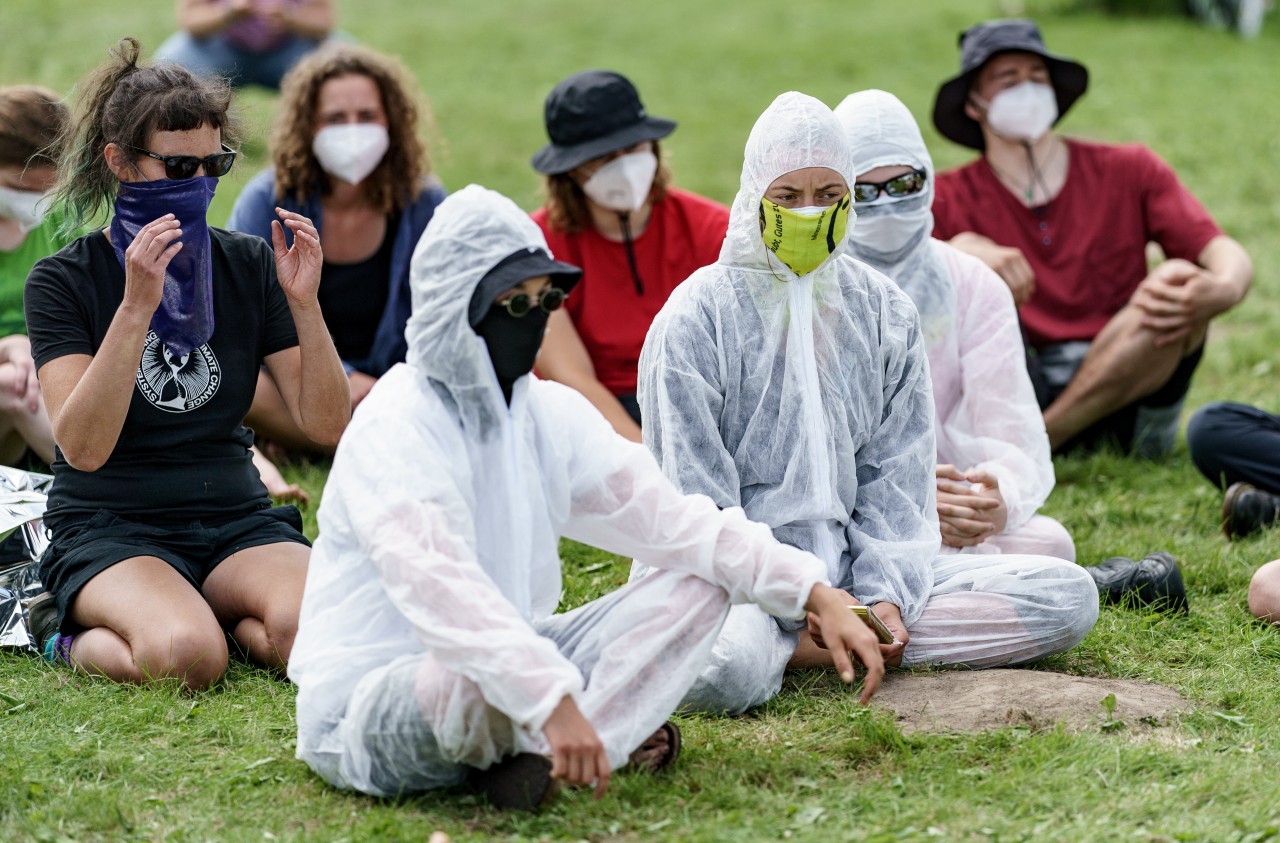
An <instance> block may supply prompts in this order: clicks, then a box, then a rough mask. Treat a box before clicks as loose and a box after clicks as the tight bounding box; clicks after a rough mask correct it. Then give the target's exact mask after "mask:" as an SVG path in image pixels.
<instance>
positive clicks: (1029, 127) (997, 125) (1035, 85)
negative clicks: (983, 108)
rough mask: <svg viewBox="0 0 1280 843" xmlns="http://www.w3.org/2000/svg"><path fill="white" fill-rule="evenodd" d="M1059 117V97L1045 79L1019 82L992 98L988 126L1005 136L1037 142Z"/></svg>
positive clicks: (1026, 141)
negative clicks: (1043, 80)
mask: <svg viewBox="0 0 1280 843" xmlns="http://www.w3.org/2000/svg"><path fill="white" fill-rule="evenodd" d="M1057 119H1058V96H1057V94H1055V93H1054V91H1053V88H1051V87H1049V86H1048V85H1045V84H1044V83H1042V82H1032V81H1031V80H1027V81H1026V82H1020V83H1018V84H1017V85H1014V86H1013V87H1012V88H1006V89H1005V90H1003V91H1001V92H1000V93H998V94H996V95H995V96H994V97H992V98H991V102H990V103H988V104H987V125H988V126H990V127H991V131H993V132H995V133H996V134H997V135H1000V136H1001V137H1003V138H1008V139H1009V140H1013V141H1022V142H1024V143H1034V142H1036V141H1038V140H1039V139H1040V138H1042V137H1044V133H1045V132H1047V131H1049V129H1050V128H1051V127H1052V126H1053V121H1055V120H1057Z"/></svg>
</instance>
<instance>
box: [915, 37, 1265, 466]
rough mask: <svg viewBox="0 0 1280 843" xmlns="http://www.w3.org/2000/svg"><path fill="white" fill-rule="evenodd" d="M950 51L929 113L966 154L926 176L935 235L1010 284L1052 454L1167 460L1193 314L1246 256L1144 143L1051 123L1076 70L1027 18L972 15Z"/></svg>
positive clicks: (1215, 302)
mask: <svg viewBox="0 0 1280 843" xmlns="http://www.w3.org/2000/svg"><path fill="white" fill-rule="evenodd" d="M960 53H961V55H960V64H961V72H960V73H959V74H958V75H957V76H954V77H952V78H951V79H949V80H948V81H947V82H945V83H944V84H943V85H942V86H941V87H939V89H938V92H937V96H936V98H935V100H934V106H933V122H934V126H935V127H936V128H937V129H938V131H939V132H940V133H941V134H942V135H943V137H946V138H948V139H950V140H952V141H955V142H956V143H959V144H961V145H963V146H967V147H969V148H970V149H974V150H977V151H978V152H979V153H980V155H981V157H979V158H978V159H977V160H975V161H973V162H971V163H969V164H966V165H964V166H962V167H958V168H956V169H954V170H951V171H947V172H943V173H940V174H939V175H938V179H937V198H936V201H935V203H934V209H933V211H934V217H935V220H936V222H937V236H938V237H939V238H941V239H943V240H947V241H949V242H950V243H951V244H952V245H954V246H955V247H956V248H958V249H961V250H962V251H967V252H969V253H970V254H973V255H975V256H977V257H978V258H980V259H981V260H982V261H983V262H984V263H986V264H987V265H988V266H990V267H991V268H992V269H994V270H995V271H996V273H997V274H999V275H1000V277H1001V278H1002V279H1003V280H1004V281H1005V283H1006V284H1008V286H1009V289H1010V291H1011V292H1012V293H1013V297H1014V300H1015V301H1016V302H1017V304H1018V308H1019V309H1018V316H1019V321H1020V323H1021V326H1022V331H1023V334H1024V336H1025V338H1026V347H1027V365H1028V368H1029V372H1030V374H1031V379H1032V383H1033V384H1034V385H1035V387H1036V399H1037V401H1038V403H1039V404H1040V407H1041V409H1042V410H1043V412H1044V421H1045V429H1046V431H1047V432H1048V434H1049V444H1050V446H1051V447H1052V448H1053V449H1054V451H1068V450H1074V449H1077V448H1080V449H1084V450H1094V449H1097V448H1098V447H1102V446H1110V447H1116V448H1119V449H1120V450H1121V451H1122V452H1125V453H1131V454H1136V455H1141V456H1148V457H1157V456H1161V455H1163V454H1165V453H1167V452H1168V451H1169V450H1170V449H1171V448H1172V447H1173V444H1174V442H1175V440H1176V439H1177V433H1178V425H1179V423H1180V420H1181V408H1182V406H1183V403H1184V400H1185V398H1186V394H1187V390H1188V389H1189V388H1190V384H1191V378H1192V375H1193V374H1194V372H1195V369H1196V367H1197V365H1198V364H1199V361H1200V358H1201V356H1202V353H1203V351H1204V343H1205V336H1206V331H1207V329H1208V325H1209V322H1210V321H1211V320H1212V319H1213V318H1215V317H1216V316H1218V315H1220V314H1222V313H1224V312H1226V311H1227V310H1230V309H1231V308H1232V307H1234V306H1235V305H1237V304H1239V303H1240V302H1241V301H1242V300H1243V299H1244V297H1245V295H1246V294H1247V293H1248V291H1249V287H1250V285H1251V284H1252V281H1253V266H1252V263H1251V262H1250V259H1249V255H1248V254H1247V253H1246V252H1245V250H1244V248H1243V247H1242V246H1241V245H1240V244H1239V243H1237V242H1236V241H1235V240H1233V239H1232V238H1231V237H1229V236H1227V235H1226V234H1224V233H1223V231H1222V229H1221V228H1219V226H1218V225H1217V223H1215V222H1214V220H1213V217H1212V216H1210V214H1209V212H1208V211H1206V210H1205V208H1204V206H1203V205H1201V203H1200V202H1199V201H1198V200H1197V199H1196V198H1195V196H1193V195H1192V194H1191V192H1190V191H1188V190H1187V188H1186V187H1185V186H1183V185H1182V184H1181V183H1180V182H1179V181H1178V177H1177V175H1176V174H1175V173H1174V171H1173V170H1172V169H1171V168H1170V167H1169V165H1168V164H1167V163H1165V162H1164V161H1162V160H1161V159H1160V158H1159V157H1158V156H1157V155H1156V154H1155V153H1154V152H1152V151H1151V150H1150V149H1148V148H1147V147H1145V146H1142V145H1139V144H1122V145H1116V144H1107V143H1098V142H1092V141H1083V140H1078V139H1076V138H1066V137H1063V136H1062V135H1060V134H1058V133H1057V132H1055V131H1054V126H1056V125H1057V123H1058V122H1059V121H1060V120H1061V119H1062V117H1063V116H1064V115H1065V114H1066V113H1067V111H1068V110H1069V109H1070V108H1071V106H1072V105H1073V104H1074V103H1075V102H1076V101H1077V100H1078V99H1079V98H1080V97H1081V96H1082V95H1083V94H1084V93H1085V90H1086V89H1087V87H1088V84H1089V74H1088V71H1087V70H1086V68H1085V66H1084V65H1082V64H1080V63H1079V62H1077V61H1074V60H1072V59H1069V58H1066V57H1063V56H1059V55H1055V54H1053V53H1051V52H1049V51H1048V49H1047V48H1046V47H1045V43H1044V39H1043V37H1042V36H1041V34H1040V30H1039V28H1038V27H1037V26H1036V25H1035V23H1034V22H1032V21H1030V20H994V21H986V22H984V23H980V24H976V25H974V26H972V27H970V28H969V29H967V30H965V32H964V33H962V35H961V40H960ZM1191 108H1192V107H1191V106H1188V109H1189V111H1188V117H1190V116H1191V113H1192V112H1191V111H1190V109H1191ZM1150 243H1155V244H1157V245H1159V246H1160V249H1161V251H1162V252H1163V255H1164V259H1163V260H1161V261H1160V262H1159V263H1158V264H1156V265H1155V266H1153V267H1148V265H1147V246H1148V244H1150Z"/></svg>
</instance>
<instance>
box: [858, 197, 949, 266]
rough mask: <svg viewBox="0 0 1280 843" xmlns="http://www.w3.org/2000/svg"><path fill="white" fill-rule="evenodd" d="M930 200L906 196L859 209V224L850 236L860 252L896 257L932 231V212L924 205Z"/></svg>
mask: <svg viewBox="0 0 1280 843" xmlns="http://www.w3.org/2000/svg"><path fill="white" fill-rule="evenodd" d="M927 198H928V197H927V196H922V195H916V196H904V197H902V198H900V199H893V200H891V201H890V202H885V203H879V204H873V205H869V206H857V207H858V222H857V224H856V225H855V226H854V227H853V230H852V231H851V232H849V236H850V237H851V238H853V242H854V243H855V244H856V245H857V246H858V247H859V248H862V249H868V250H870V251H872V252H877V253H880V254H885V255H894V254H896V253H897V252H898V251H899V250H901V249H902V248H903V247H905V246H907V245H908V244H911V243H912V241H914V240H917V239H919V237H920V233H921V230H922V229H923V230H924V234H925V236H926V237H927V236H928V234H929V232H930V231H932V230H933V211H932V210H931V209H930V208H929V205H928V204H927V203H926V202H925V200H926V199H927ZM926 227H927V228H926Z"/></svg>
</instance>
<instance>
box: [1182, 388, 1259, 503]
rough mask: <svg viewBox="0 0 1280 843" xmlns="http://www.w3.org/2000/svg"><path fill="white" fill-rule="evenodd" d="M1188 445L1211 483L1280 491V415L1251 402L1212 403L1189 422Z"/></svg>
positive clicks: (1198, 466) (1193, 457) (1201, 471)
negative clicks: (1251, 404)
mask: <svg viewBox="0 0 1280 843" xmlns="http://www.w3.org/2000/svg"><path fill="white" fill-rule="evenodd" d="M1187 446H1188V447H1189V448H1190V449H1191V459H1192V460H1193V461H1194V462H1195V464H1196V468H1198V469H1200V473H1201V474H1203V475H1204V476H1205V477H1207V478H1209V482H1210V483H1213V484H1215V485H1217V486H1220V487H1222V488H1226V487H1227V486H1230V485H1231V484H1232V483H1239V482H1245V483H1252V484H1253V485H1254V486H1257V487H1258V488H1259V489H1262V490H1264V491H1267V492H1272V493H1274V494H1280V416H1273V415H1271V414H1270V413H1268V412H1266V411H1264V410H1259V409H1258V408H1257V407H1250V406H1249V405H1248V404H1231V403H1226V402H1223V403H1218V404H1209V405H1207V406H1205V407H1201V408H1200V409H1199V410H1196V412H1195V415H1193V416H1192V417H1191V421H1189V422H1188V423H1187Z"/></svg>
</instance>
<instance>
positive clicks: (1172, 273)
mask: <svg viewBox="0 0 1280 843" xmlns="http://www.w3.org/2000/svg"><path fill="white" fill-rule="evenodd" d="M1197 260H1198V262H1199V263H1198V264H1194V263H1191V262H1190V261H1185V260H1182V259H1181V258H1173V259H1171V260H1167V261H1165V262H1164V263H1162V264H1160V265H1159V266H1157V267H1155V268H1154V269H1152V270H1151V272H1149V273H1148V274H1147V277H1146V278H1145V279H1143V281H1142V283H1141V284H1139V285H1138V289H1137V290H1135V291H1134V294H1133V296H1132V297H1131V298H1130V301H1131V302H1132V303H1133V304H1134V305H1135V306H1136V307H1137V308H1138V309H1140V310H1141V311H1142V322H1141V324H1142V326H1143V327H1144V328H1150V329H1151V330H1153V331H1155V332H1156V338H1155V340H1154V342H1155V344H1156V346H1162V345H1168V344H1169V343H1172V342H1176V341H1179V340H1183V339H1185V338H1187V337H1191V338H1194V337H1196V336H1198V335H1199V334H1200V333H1201V332H1203V330H1204V326H1205V325H1206V324H1208V322H1209V320H1210V319H1212V318H1213V317H1215V316H1217V315H1218V314H1220V313H1223V312H1225V311H1227V310H1230V309H1231V308H1233V307H1235V306H1236V305H1237V304H1239V303H1240V301H1241V300H1242V299H1243V298H1244V297H1245V294H1247V293H1248V292H1249V287H1250V285H1252V283H1253V263H1252V262H1251V261H1250V260H1249V255H1248V253H1247V252H1245V250H1244V247H1243V246H1241V245H1240V244H1239V243H1237V242H1236V241H1235V240H1232V239H1231V238H1230V237H1227V236H1226V235H1225V234H1220V235H1218V236H1217V237H1214V238H1213V239H1212V240H1210V241H1209V243H1208V244H1207V245H1206V246H1205V247H1204V248H1203V249H1202V250H1201V251H1200V255H1199V256H1198V257H1197Z"/></svg>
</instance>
